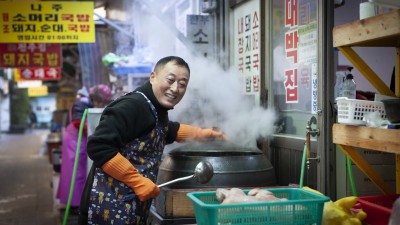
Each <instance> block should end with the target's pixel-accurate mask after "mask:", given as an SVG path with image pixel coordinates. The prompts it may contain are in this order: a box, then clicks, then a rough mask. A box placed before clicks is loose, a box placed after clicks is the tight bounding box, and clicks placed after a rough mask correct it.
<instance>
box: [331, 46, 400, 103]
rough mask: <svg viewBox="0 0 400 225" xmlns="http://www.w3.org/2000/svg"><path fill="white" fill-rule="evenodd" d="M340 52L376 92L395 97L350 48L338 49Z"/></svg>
mask: <svg viewBox="0 0 400 225" xmlns="http://www.w3.org/2000/svg"><path fill="white" fill-rule="evenodd" d="M338 49H339V50H340V52H342V53H343V55H344V56H346V58H347V59H348V60H349V61H350V62H351V63H352V64H353V65H354V66H355V67H356V68H357V69H358V70H359V71H360V72H361V74H362V75H363V76H364V77H365V78H366V79H367V80H368V81H369V82H370V83H371V84H372V85H373V86H374V87H375V88H376V90H378V92H379V93H380V94H383V95H388V96H395V94H394V93H393V91H391V90H390V88H389V87H388V86H387V85H386V84H385V82H383V81H382V79H381V78H380V77H379V76H378V75H377V74H376V73H375V72H374V71H373V70H372V69H371V67H369V66H368V65H367V64H366V63H365V62H364V60H363V59H361V57H360V56H359V55H358V54H357V53H356V52H355V51H354V50H353V49H352V48H351V47H338Z"/></svg>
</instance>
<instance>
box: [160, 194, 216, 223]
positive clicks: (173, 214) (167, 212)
mask: <svg viewBox="0 0 400 225" xmlns="http://www.w3.org/2000/svg"><path fill="white" fill-rule="evenodd" d="M215 190H216V188H202V189H169V188H165V187H164V188H161V191H160V195H159V196H158V197H157V198H156V199H155V208H156V212H157V213H158V214H159V215H160V216H162V217H164V218H178V217H195V215H194V209H193V204H192V201H191V200H190V199H189V198H188V197H187V196H186V194H187V193H189V192H193V191H215Z"/></svg>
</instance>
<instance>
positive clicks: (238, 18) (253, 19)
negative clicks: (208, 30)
mask: <svg viewBox="0 0 400 225" xmlns="http://www.w3.org/2000/svg"><path fill="white" fill-rule="evenodd" d="M259 15H260V13H259V1H249V2H246V3H245V4H242V5H241V6H240V7H237V9H235V11H234V21H235V23H234V62H235V66H236V68H237V71H238V74H239V76H241V79H242V81H243V82H242V84H243V91H244V92H245V93H246V94H254V95H255V97H256V99H258V98H259V94H260V71H261V69H260V66H261V65H260V63H261V58H260V18H259Z"/></svg>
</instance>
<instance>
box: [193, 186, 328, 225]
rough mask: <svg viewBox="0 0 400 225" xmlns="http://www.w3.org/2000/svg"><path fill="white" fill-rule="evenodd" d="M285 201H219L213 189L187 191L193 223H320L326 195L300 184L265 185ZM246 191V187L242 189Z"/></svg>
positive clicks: (206, 224)
mask: <svg viewBox="0 0 400 225" xmlns="http://www.w3.org/2000/svg"><path fill="white" fill-rule="evenodd" d="M265 190H268V191H271V192H272V193H273V194H274V195H275V196H276V197H278V198H286V199H288V200H285V201H273V202H254V203H240V204H220V203H219V201H218V200H217V198H216V191H207V192H190V193H188V194H187V196H188V197H189V198H190V199H191V200H192V203H193V208H194V213H195V216H196V223H197V225H236V224H240V225H261V224H263V225H265V224H271V225H272V224H273V225H277V224H279V225H281V224H282V225H283V224H285V225H287V224H317V225H318V224H321V220H322V212H323V209H324V203H325V202H327V201H329V200H330V199H329V197H326V196H323V195H319V194H315V193H313V192H310V191H306V190H304V189H300V188H266V189H265ZM244 192H245V193H246V194H247V193H248V192H249V190H244Z"/></svg>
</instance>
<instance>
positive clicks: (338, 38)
mask: <svg viewBox="0 0 400 225" xmlns="http://www.w3.org/2000/svg"><path fill="white" fill-rule="evenodd" d="M333 47H337V48H338V49H339V50H340V52H341V53H342V54H343V55H344V56H345V57H346V58H347V59H348V60H349V61H350V62H351V63H352V64H353V65H354V66H355V67H356V68H357V69H358V70H359V71H360V73H361V74H362V75H363V76H364V77H365V78H366V79H367V80H368V81H369V82H370V83H371V84H372V85H373V86H374V87H375V88H376V90H378V92H379V93H380V94H383V95H389V96H397V97H400V9H398V10H394V11H391V12H388V13H385V14H381V15H377V16H373V17H369V18H366V19H363V20H357V21H353V22H351V23H346V24H343V25H339V26H336V27H334V28H333ZM352 47H395V48H396V54H395V68H396V70H395V89H396V90H395V93H393V91H392V90H390V88H389V87H388V85H386V84H385V83H384V82H383V81H382V79H380V77H379V76H378V74H376V73H375V72H374V71H373V70H372V69H371V68H370V67H369V66H368V64H367V63H365V61H364V60H363V59H362V58H361V57H360V56H359V55H358V54H357V53H356V52H355V51H354V50H353V49H352ZM333 142H334V143H335V144H337V145H338V147H339V148H340V149H341V150H342V151H343V152H344V153H345V154H346V155H347V156H348V157H350V158H351V160H352V161H353V162H354V163H355V164H356V165H357V167H358V168H360V169H361V170H362V171H363V172H364V174H365V175H367V176H368V177H369V178H370V179H371V181H372V182H374V183H375V184H376V186H377V187H378V188H379V189H380V190H381V191H382V192H383V193H385V194H393V193H395V191H394V190H392V188H391V187H389V186H388V185H387V184H386V183H385V182H384V181H383V180H382V178H381V177H380V176H379V174H378V173H377V172H376V171H375V170H374V168H373V167H371V166H370V165H369V164H368V163H367V162H366V161H365V160H364V158H363V157H362V156H361V155H360V154H358V153H357V151H356V150H355V149H353V146H354V147H360V148H366V149H371V150H376V151H382V152H388V153H394V154H396V192H397V193H399V194H400V130H391V129H380V128H370V127H365V126H351V125H344V124H334V125H333Z"/></svg>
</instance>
